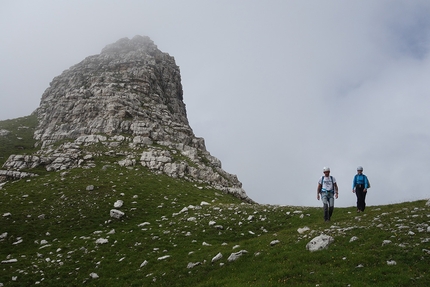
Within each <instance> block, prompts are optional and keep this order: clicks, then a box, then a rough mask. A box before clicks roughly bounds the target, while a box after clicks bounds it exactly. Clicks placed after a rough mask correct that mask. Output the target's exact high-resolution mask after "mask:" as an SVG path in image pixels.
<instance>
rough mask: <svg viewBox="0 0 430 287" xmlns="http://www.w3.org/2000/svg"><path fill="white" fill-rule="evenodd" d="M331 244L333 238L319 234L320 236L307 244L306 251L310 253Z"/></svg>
mask: <svg viewBox="0 0 430 287" xmlns="http://www.w3.org/2000/svg"><path fill="white" fill-rule="evenodd" d="M333 242H334V238H333V237H331V236H329V235H325V234H321V235H320V236H317V237H315V238H313V239H312V240H311V241H310V242H309V243H308V244H306V249H307V250H309V251H311V252H313V251H317V250H322V249H326V248H328V246H329V245H330V244H331V243H333Z"/></svg>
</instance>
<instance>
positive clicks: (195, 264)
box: [187, 262, 202, 269]
mask: <svg viewBox="0 0 430 287" xmlns="http://www.w3.org/2000/svg"><path fill="white" fill-rule="evenodd" d="M200 264H202V263H201V262H196V263H192V262H190V263H188V265H187V268H188V269H191V268H194V267H195V266H197V265H200Z"/></svg>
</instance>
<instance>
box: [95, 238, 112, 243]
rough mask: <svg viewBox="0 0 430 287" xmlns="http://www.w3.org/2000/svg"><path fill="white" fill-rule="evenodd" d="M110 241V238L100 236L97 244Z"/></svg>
mask: <svg viewBox="0 0 430 287" xmlns="http://www.w3.org/2000/svg"><path fill="white" fill-rule="evenodd" d="M108 242H109V240H108V239H106V238H99V239H97V240H96V244H106V243H108Z"/></svg>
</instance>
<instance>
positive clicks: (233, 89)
mask: <svg viewBox="0 0 430 287" xmlns="http://www.w3.org/2000/svg"><path fill="white" fill-rule="evenodd" d="M429 15H430V1H427V0H422V1H420V0H408V1H396V0H389V1H388V0H387V1H382V0H368V1H366V0H357V1H352V0H351V1H340V0H339V1H333V0H326V1H320V0H314V1H311V0H309V1H306V0H301V1H293V0H291V1H289V0H280V1H252V0H247V1H235V0H226V1H224V0H216V1H203V0H196V1H188V0H181V1H176V0H171V1H160V0H157V1H155V0H154V1H144V0H141V1H137V0H136V1H132V0H127V1H108V0H105V1H102V0H98V1H96V0H94V1H91V0H85V1H79V0H74V1H56V0H55V1H54V0H52V1H44V0H41V1H33V0H31V1H30V0H29V1H20V0H14V1H12V0H10V1H8V0H0V39H1V42H0V120H5V119H11V118H18V117H22V116H27V115H29V114H30V113H31V112H33V111H34V110H35V109H36V108H37V107H38V106H39V103H40V98H41V96H42V94H43V92H44V90H45V89H46V88H48V86H49V83H50V82H51V80H52V79H53V78H54V77H55V76H58V75H59V74H61V73H62V71H64V70H66V69H68V68H69V67H70V66H72V65H74V64H77V63H78V62H80V61H82V60H83V59H84V58H85V57H87V56H90V55H94V54H99V53H100V52H101V50H102V49H103V48H104V47H105V46H106V45H108V44H111V43H113V42H116V41H117V40H118V39H120V38H123V37H128V38H132V37H133V36H135V35H142V36H149V37H150V38H151V39H152V40H153V41H154V42H155V44H156V45H157V46H158V48H159V49H160V50H161V51H163V52H167V53H169V54H170V55H172V56H174V57H175V60H176V64H177V65H178V66H179V67H180V69H181V76H182V85H183V89H184V102H185V104H186V106H187V113H188V119H189V121H190V125H191V127H192V128H193V130H194V133H195V134H196V136H199V137H203V138H204V139H205V141H206V147H207V149H208V151H209V152H210V153H211V154H212V155H214V156H215V157H217V158H219V159H220V160H221V162H222V164H223V168H224V170H226V171H227V172H230V173H233V174H236V175H237V176H238V178H239V180H240V181H241V182H242V183H243V187H244V189H245V191H246V193H247V194H248V196H249V197H251V198H252V199H254V200H255V201H257V202H259V203H270V204H285V205H306V206H321V205H322V204H321V202H319V201H317V199H316V187H317V181H318V179H319V178H320V177H321V176H322V168H323V167H324V166H329V167H330V168H331V170H332V175H333V176H334V177H335V178H336V179H337V181H338V185H339V187H340V190H339V193H340V194H339V199H338V200H337V201H336V202H335V206H343V207H346V206H354V205H355V202H356V198H355V195H354V194H353V193H352V192H351V185H352V178H353V176H354V174H355V173H356V168H357V166H358V165H361V166H363V167H364V174H366V175H367V176H368V177H369V179H370V181H371V183H372V188H371V189H369V193H368V196H367V204H368V205H379V204H391V203H398V202H403V201H410V200H418V199H426V198H428V197H430V196H429V194H430V190H429V184H428V178H429V175H428V173H429V172H430V151H429V148H430V115H429V108H430V57H429V48H430V17H429Z"/></svg>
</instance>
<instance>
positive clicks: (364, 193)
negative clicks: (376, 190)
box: [361, 191, 367, 211]
mask: <svg viewBox="0 0 430 287" xmlns="http://www.w3.org/2000/svg"><path fill="white" fill-rule="evenodd" d="M366 194H367V191H366V192H364V191H363V193H362V195H363V196H362V208H363V209H362V210H361V211H364V209H365V208H366Z"/></svg>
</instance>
